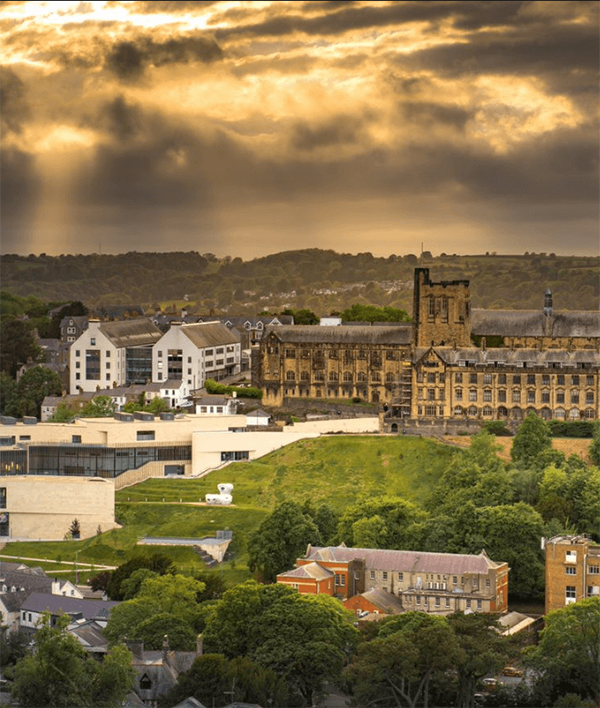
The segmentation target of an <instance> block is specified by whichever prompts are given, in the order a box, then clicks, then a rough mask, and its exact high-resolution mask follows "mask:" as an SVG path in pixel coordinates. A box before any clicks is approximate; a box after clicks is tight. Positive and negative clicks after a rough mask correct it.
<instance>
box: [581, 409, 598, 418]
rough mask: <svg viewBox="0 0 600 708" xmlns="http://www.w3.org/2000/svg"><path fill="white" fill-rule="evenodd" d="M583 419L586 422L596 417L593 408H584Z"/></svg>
mask: <svg viewBox="0 0 600 708" xmlns="http://www.w3.org/2000/svg"><path fill="white" fill-rule="evenodd" d="M583 417H584V418H586V419H587V420H594V418H595V417H596V412H595V411H594V409H593V408H586V409H585V410H584V411H583Z"/></svg>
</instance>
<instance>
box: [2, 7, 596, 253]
mask: <svg viewBox="0 0 600 708" xmlns="http://www.w3.org/2000/svg"><path fill="white" fill-rule="evenodd" d="M0 32H1V33H2V44H1V46H2V50H1V51H2V112H1V119H2V131H3V132H2V169H1V176H2V214H3V216H2V252H3V253H30V252H32V253H40V252H46V253H48V254H60V253H67V252H73V253H89V252H96V251H98V250H99V248H101V250H102V252H107V253H109V252H112V253H117V252H123V251H132V250H138V251H142V250H144V251H169V250H177V251H187V250H197V251H199V252H205V251H211V252H214V253H217V254H220V255H225V254H232V255H238V256H241V257H242V258H251V257H254V256H259V255H264V254H266V253H271V252H275V251H282V250H288V249H292V248H303V247H319V248H332V249H335V250H338V251H352V252H357V251H365V250H368V251H371V252H373V253H375V254H378V255H386V254H389V253H408V252H415V251H416V250H418V249H419V248H420V244H421V242H424V243H425V246H426V248H428V249H429V250H431V251H432V252H434V253H435V252H438V253H439V252H441V251H451V252H458V253H469V252H484V251H491V250H494V251H499V252H523V251H525V250H528V251H546V252H551V251H554V252H557V253H576V254H589V253H595V252H597V250H598V36H599V24H598V4H597V3H596V2H576V1H575V2H521V1H516V2H504V1H502V2H460V1H456V2H454V1H448V2H445V1H442V2H438V1H437V0H434V1H432V2H412V1H407V2H370V1H368V0H367V1H358V2H341V1H340V2H320V1H313V2H243V1H241V2H210V1H207V2H177V1H174V2H165V1H162V0H159V1H157V2H117V1H93V2H85V1H82V2H56V1H52V2H35V1H30V2H2V3H1V4H0Z"/></svg>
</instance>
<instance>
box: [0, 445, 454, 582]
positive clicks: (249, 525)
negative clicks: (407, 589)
mask: <svg viewBox="0 0 600 708" xmlns="http://www.w3.org/2000/svg"><path fill="white" fill-rule="evenodd" d="M456 454H460V453H457V451H456V449H453V448H451V447H449V446H446V445H442V444H440V443H438V442H436V441H433V440H425V439H419V438H410V437H398V438H396V437H376V436H332V437H324V438H319V439H312V440H304V441H301V442H298V443H295V444H293V445H290V446H288V447H286V448H283V449H282V450H278V451H276V452H273V453H271V454H269V455H266V456H265V457H263V458H261V459H260V460H256V461H254V462H249V463H237V464H235V465H231V466H229V467H227V468H225V469H223V470H219V471H217V472H213V473H211V474H209V475H207V476H206V477H203V478H201V479H193V480H185V479H182V480H167V479H153V480H148V481H146V482H143V483H141V484H139V485H136V486H135V487H129V488H127V489H124V490H122V491H120V492H117V495H116V501H117V506H116V516H117V520H118V522H119V523H121V524H123V528H122V529H117V530H114V531H110V532H107V533H103V534H101V535H100V536H96V537H94V538H91V539H87V540H86V541H63V542H57V543H33V542H29V543H9V544H7V545H6V547H5V549H4V550H3V551H2V552H3V553H7V554H10V555H15V556H22V557H28V556H30V557H37V558H51V559H58V558H60V559H61V560H64V561H66V560H74V553H75V552H76V551H79V556H78V558H79V561H80V562H85V563H96V564H106V565H119V564H120V563H123V562H124V561H125V560H126V559H127V558H128V557H130V556H131V555H132V552H133V551H134V548H135V546H136V543H137V541H138V540H139V539H140V538H142V537H143V536H167V537H168V536H183V537H202V536H208V535H212V534H214V533H215V531H216V530H218V529H230V530H232V531H233V536H234V541H233V543H232V546H231V548H232V550H233V551H234V557H233V560H232V561H229V562H227V563H225V564H223V566H222V567H220V568H219V570H218V571H214V572H220V573H222V574H223V575H224V577H225V578H227V579H228V580H229V581H231V582H239V581H241V580H243V579H244V578H246V577H247V576H248V569H247V552H246V543H247V539H248V537H249V535H250V534H251V533H252V531H254V530H255V529H256V528H258V526H259V525H260V523H261V521H262V520H263V519H264V518H265V516H266V515H267V514H268V513H269V511H270V510H271V509H272V508H273V507H274V506H275V505H276V504H278V503H279V502H282V501H284V500H286V499H293V500H296V501H300V502H303V501H304V500H306V499H309V498H310V499H311V500H312V501H313V502H314V503H315V504H319V503H321V502H328V503H330V504H331V505H332V506H334V507H335V508H336V509H337V510H338V511H340V512H341V511H342V510H343V509H344V508H345V507H346V506H347V505H348V504H351V503H353V502H354V501H355V500H356V499H358V498H359V497H360V496H362V495H367V496H382V495H384V494H390V495H394V496H396V495H397V496H402V497H405V498H406V499H410V500H413V501H417V502H422V501H424V500H425V499H426V497H427V495H428V494H429V492H430V490H431V488H432V487H433V485H434V484H435V483H436V481H437V480H438V479H439V477H440V475H441V474H442V473H443V471H444V469H445V468H446V466H447V465H448V463H449V461H450V460H451V459H452V457H453V456H454V455H456ZM220 482H232V483H233V484H234V485H235V489H234V492H233V499H234V503H235V506H233V507H213V506H211V507H207V506H198V505H197V503H198V501H199V500H203V499H204V495H205V494H206V493H208V492H210V493H215V492H217V484H218V483H220ZM163 499H164V503H163ZM180 499H181V500H182V501H181V504H180V503H179V500H180ZM139 550H140V553H143V552H148V551H151V550H159V551H161V552H164V553H167V554H168V555H169V556H170V557H171V558H173V560H174V562H175V563H176V564H177V566H178V567H179V568H180V569H181V570H182V571H187V572H197V571H199V570H201V569H203V568H204V566H203V564H202V562H201V561H200V559H199V556H198V555H197V554H196V553H195V552H194V551H193V550H192V549H191V548H185V547H184V548H172V547H162V546H161V547H156V548H155V549H150V548H148V547H140V549H139Z"/></svg>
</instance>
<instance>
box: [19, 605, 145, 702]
mask: <svg viewBox="0 0 600 708" xmlns="http://www.w3.org/2000/svg"><path fill="white" fill-rule="evenodd" d="M69 622H70V618H69V616H68V615H63V616H61V617H60V618H59V619H58V621H57V623H56V625H55V626H54V627H52V626H50V615H45V616H44V618H43V621H42V625H41V626H40V627H39V628H38V631H37V632H36V637H35V640H36V653H35V655H33V656H26V657H25V658H23V659H21V660H20V661H19V662H18V663H17V665H16V667H15V680H14V683H13V687H12V698H13V699H14V700H16V701H18V703H19V705H20V706H23V708H43V707H45V706H48V708H58V707H59V706H60V707H61V708H71V707H73V708H79V707H81V706H89V707H90V708H91V707H93V706H102V707H103V708H104V707H106V708H108V707H109V706H115V708H116V707H117V706H120V705H121V704H122V701H123V700H124V699H125V696H126V695H127V693H129V691H130V690H131V689H132V688H133V677H134V674H135V671H134V669H133V668H132V667H131V659H132V655H131V652H130V651H129V650H128V649H126V648H125V647H124V646H122V645H121V646H116V647H113V648H112V649H111V651H110V652H109V653H108V654H107V656H106V658H105V659H104V661H103V662H102V663H100V662H98V661H96V660H95V659H93V658H92V657H91V656H90V655H89V654H87V653H86V651H85V649H84V648H83V647H82V646H81V644H80V643H79V642H78V641H77V639H76V638H75V637H74V636H73V635H71V634H68V633H67V631H66V627H67V625H68V624H69Z"/></svg>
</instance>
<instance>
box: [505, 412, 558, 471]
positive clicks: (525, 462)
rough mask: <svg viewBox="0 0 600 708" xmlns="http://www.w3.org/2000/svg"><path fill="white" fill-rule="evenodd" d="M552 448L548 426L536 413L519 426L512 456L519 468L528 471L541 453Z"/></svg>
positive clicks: (531, 414)
mask: <svg viewBox="0 0 600 708" xmlns="http://www.w3.org/2000/svg"><path fill="white" fill-rule="evenodd" d="M551 447H552V438H551V437H550V429H549V427H548V424H547V423H546V422H545V421H544V420H542V419H541V418H540V417H539V416H537V415H535V413H530V414H529V415H528V416H527V418H525V420H524V421H523V422H522V423H521V425H520V426H519V430H518V431H517V434H516V435H515V439H514V440H513V444H512V450H511V453H510V456H511V459H512V461H513V462H514V463H515V465H516V466H517V467H519V468H520V469H526V468H527V467H530V466H531V464H532V463H533V462H534V460H535V458H536V457H537V456H538V455H539V454H540V453H542V452H544V451H545V450H549V449H550V448H551Z"/></svg>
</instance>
